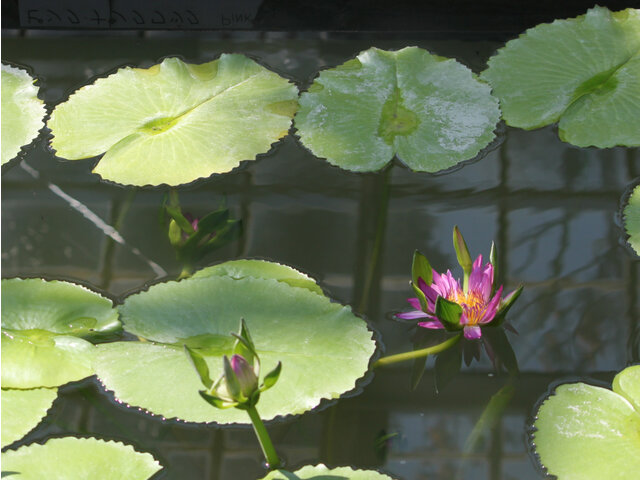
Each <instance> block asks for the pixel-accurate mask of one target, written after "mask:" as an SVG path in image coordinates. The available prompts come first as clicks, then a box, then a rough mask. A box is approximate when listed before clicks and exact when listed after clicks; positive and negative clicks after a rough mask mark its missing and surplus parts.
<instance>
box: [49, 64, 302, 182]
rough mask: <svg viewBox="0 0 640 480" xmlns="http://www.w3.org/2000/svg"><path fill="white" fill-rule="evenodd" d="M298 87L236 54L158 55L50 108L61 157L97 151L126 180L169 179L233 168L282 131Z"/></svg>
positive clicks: (102, 170)
mask: <svg viewBox="0 0 640 480" xmlns="http://www.w3.org/2000/svg"><path fill="white" fill-rule="evenodd" d="M297 94H298V91H297V88H296V87H295V85H293V84H291V83H289V82H288V81H287V80H285V79H284V78H282V77H280V76H279V75H277V74H276V73H274V72H271V71H269V70H267V69H266V68H264V67H262V66H260V65H258V64H257V63H255V62H254V61H253V60H250V59H249V58H247V57H244V56H242V55H235V54H233V55H222V56H221V57H220V58H219V59H218V60H214V61H212V62H209V63H204V64H202V65H191V64H186V63H184V62H182V61H181V60H180V59H178V58H166V59H165V60H164V61H163V62H162V63H161V64H159V65H154V66H153V67H151V68H148V69H140V68H130V67H127V68H122V69H120V70H118V72H116V73H115V74H113V75H110V76H108V77H106V78H101V79H98V80H96V82H95V83H94V84H93V85H89V86H86V87H83V88H81V89H79V90H78V91H76V92H75V93H74V94H73V95H71V96H70V97H69V100H67V101H66V102H64V103H62V104H60V105H58V106H57V107H56V109H55V110H54V111H53V113H52V115H51V120H50V121H49V127H50V128H51V129H52V131H53V135H54V138H53V140H52V142H51V144H52V146H53V148H54V149H56V151H57V155H58V156H60V157H64V158H67V159H70V160H76V159H82V158H88V157H93V156H96V155H100V154H102V153H105V152H106V154H105V155H104V157H103V158H102V159H101V160H100V162H99V163H98V165H97V166H96V168H95V170H94V171H95V172H96V173H98V174H99V175H101V176H102V177H103V178H105V179H107V180H111V181H114V182H118V183H123V184H132V185H147V184H151V185H158V184H161V183H167V184H169V185H178V184H182V183H187V182H191V181H193V180H195V179H197V178H201V177H208V176H209V175H211V174H213V173H224V172H228V171H230V170H232V169H233V168H235V167H236V166H238V165H239V164H240V162H241V161H243V160H252V159H254V158H255V157H256V155H258V154H260V153H265V152H267V151H268V150H269V149H270V148H271V144H272V143H274V142H275V141H277V140H278V139H279V138H281V137H283V136H284V135H286V134H287V132H288V130H289V126H290V124H291V118H292V117H293V114H294V113H295V110H296V108H297V102H296V100H297Z"/></svg>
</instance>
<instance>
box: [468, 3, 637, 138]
mask: <svg viewBox="0 0 640 480" xmlns="http://www.w3.org/2000/svg"><path fill="white" fill-rule="evenodd" d="M488 65H489V68H488V69H487V70H486V71H485V72H483V73H482V75H481V76H482V78H483V79H485V80H487V81H488V82H489V83H491V85H492V87H493V91H494V94H495V95H496V96H498V98H500V106H501V108H502V112H503V117H504V119H505V121H506V123H507V124H508V125H511V126H514V127H520V128H525V129H532V128H538V127H542V126H544V125H549V124H551V123H555V122H559V133H560V138H561V139H562V140H564V141H566V142H569V143H572V144H574V145H578V146H581V147H586V146H591V145H593V146H597V147H612V146H615V145H626V146H637V145H640V124H639V121H638V119H639V118H640V10H634V9H627V10H623V11H620V12H615V13H612V12H610V11H609V10H608V9H606V8H603V7H595V8H593V9H591V10H589V11H588V12H587V13H586V14H585V15H582V16H580V17H577V18H573V19H568V20H556V21H554V22H553V23H550V24H541V25H538V26H537V27H535V28H532V29H529V30H527V31H526V32H525V33H524V34H522V35H521V36H520V37H519V38H517V39H515V40H511V41H510V42H508V43H507V44H506V46H505V47H503V48H501V49H500V50H499V51H498V53H497V55H495V56H493V57H492V58H491V59H489V62H488Z"/></svg>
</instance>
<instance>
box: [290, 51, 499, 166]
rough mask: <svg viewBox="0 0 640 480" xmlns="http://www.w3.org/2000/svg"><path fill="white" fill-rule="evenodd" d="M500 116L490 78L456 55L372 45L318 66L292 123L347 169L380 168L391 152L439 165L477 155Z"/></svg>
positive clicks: (410, 161)
mask: <svg viewBox="0 0 640 480" xmlns="http://www.w3.org/2000/svg"><path fill="white" fill-rule="evenodd" d="M499 117H500V111H499V108H498V101H497V100H496V99H495V98H493V97H492V96H491V91H490V88H489V86H488V85H486V84H484V83H483V82H480V81H478V80H477V79H476V77H475V76H474V75H473V73H472V72H471V71H470V70H469V69H468V68H466V67H465V66H463V65H461V64H460V63H458V62H456V61H455V60H452V59H446V58H443V57H438V56H435V55H431V54H430V53H429V52H427V51H426V50H422V49H420V48H417V47H407V48H404V49H402V50H398V51H396V52H390V51H385V50H379V49H376V48H371V49H369V50H366V51H364V52H362V53H360V54H359V55H358V57H357V58H355V59H353V60H350V61H348V62H346V63H345V64H343V65H341V66H339V67H337V68H334V69H330V70H325V71H323V72H321V73H320V75H319V76H318V78H316V79H315V81H314V82H313V84H312V85H311V87H310V88H309V91H308V92H306V93H303V94H302V95H301V97H300V111H299V112H298V113H297V115H296V118H295V125H296V128H297V129H298V134H299V136H300V139H301V140H302V143H304V145H305V146H307V147H308V148H309V149H310V150H311V151H312V152H313V153H314V154H315V155H318V156H320V157H324V158H326V159H327V160H328V161H329V162H330V163H332V164H334V165H337V166H339V167H342V168H346V169H348V170H354V171H373V170H379V169H380V168H382V167H384V166H385V165H386V164H387V163H388V162H390V161H391V160H392V158H393V156H394V155H397V157H398V158H399V159H400V160H402V161H403V162H404V163H405V164H406V165H407V166H409V167H410V168H411V169H412V170H416V171H427V172H437V171H439V170H443V169H446V168H449V167H452V166H453V165H456V164H457V163H459V162H461V161H464V160H468V159H470V158H473V157H475V156H476V155H477V154H478V152H479V151H480V150H481V149H483V148H484V147H485V146H487V145H488V144H489V142H490V141H491V140H492V139H493V137H494V133H493V130H494V128H495V126H496V123H497V122H498V120H499Z"/></svg>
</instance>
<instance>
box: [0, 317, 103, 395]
mask: <svg viewBox="0 0 640 480" xmlns="http://www.w3.org/2000/svg"><path fill="white" fill-rule="evenodd" d="M94 353H95V347H94V346H93V345H92V344H91V343H89V342H87V341H86V340H83V339H82V338H78V337H73V336H70V335H57V334H54V333H51V332H47V331H46V330H37V329H33V330H7V329H4V328H3V329H2V388H37V387H57V386H59V385H64V384H65V383H68V382H73V381H76V380H82V379H83V378H85V377H88V376H90V375H93V373H94V372H93V365H92V361H93V355H94Z"/></svg>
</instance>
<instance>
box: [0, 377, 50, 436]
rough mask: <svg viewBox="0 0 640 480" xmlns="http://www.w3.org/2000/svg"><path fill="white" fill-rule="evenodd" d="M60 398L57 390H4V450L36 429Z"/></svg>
mask: <svg viewBox="0 0 640 480" xmlns="http://www.w3.org/2000/svg"><path fill="white" fill-rule="evenodd" d="M57 396H58V389H57V388H34V389H32V390H17V389H4V388H3V389H2V445H1V446H2V448H4V447H6V446H7V445H10V444H12V443H13V442H15V441H16V440H20V439H21V438H22V437H24V436H25V435H26V434H27V433H29V432H30V431H31V430H33V429H34V428H35V426H36V425H38V423H40V421H41V420H42V418H43V417H44V416H45V415H46V414H47V410H49V409H50V408H51V405H52V404H53V401H54V400H55V399H56V397H57Z"/></svg>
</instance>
